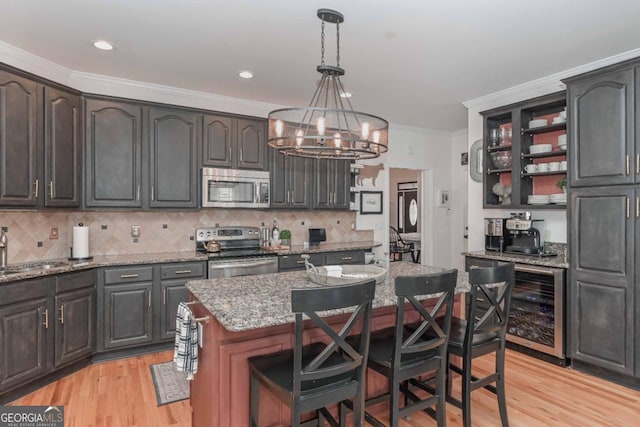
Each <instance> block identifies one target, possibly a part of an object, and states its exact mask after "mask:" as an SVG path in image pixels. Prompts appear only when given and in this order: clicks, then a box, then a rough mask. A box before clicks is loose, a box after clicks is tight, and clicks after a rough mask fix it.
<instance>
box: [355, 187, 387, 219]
mask: <svg viewBox="0 0 640 427" xmlns="http://www.w3.org/2000/svg"><path fill="white" fill-rule="evenodd" d="M360 213H361V214H362V215H375V214H381V213H382V191H361V192H360Z"/></svg>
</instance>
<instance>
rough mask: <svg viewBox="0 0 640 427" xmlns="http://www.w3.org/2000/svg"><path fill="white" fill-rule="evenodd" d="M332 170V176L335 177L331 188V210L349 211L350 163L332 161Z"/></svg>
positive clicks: (346, 161)
mask: <svg viewBox="0 0 640 427" xmlns="http://www.w3.org/2000/svg"><path fill="white" fill-rule="evenodd" d="M333 168H334V172H333V175H334V177H335V180H334V188H333V208H334V209H349V202H350V190H351V161H350V160H334V161H333Z"/></svg>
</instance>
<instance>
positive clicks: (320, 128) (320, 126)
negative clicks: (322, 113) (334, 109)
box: [317, 117, 325, 136]
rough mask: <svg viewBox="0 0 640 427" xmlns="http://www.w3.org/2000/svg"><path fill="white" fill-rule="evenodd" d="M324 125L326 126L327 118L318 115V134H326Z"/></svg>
mask: <svg viewBox="0 0 640 427" xmlns="http://www.w3.org/2000/svg"><path fill="white" fill-rule="evenodd" d="M324 126H325V118H324V117H318V121H317V127H318V135H320V136H322V135H324Z"/></svg>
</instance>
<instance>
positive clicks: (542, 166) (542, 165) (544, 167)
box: [538, 163, 549, 172]
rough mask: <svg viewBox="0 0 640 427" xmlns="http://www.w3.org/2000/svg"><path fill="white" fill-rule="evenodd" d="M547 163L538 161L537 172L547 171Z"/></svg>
mask: <svg viewBox="0 0 640 427" xmlns="http://www.w3.org/2000/svg"><path fill="white" fill-rule="evenodd" d="M548 171H549V163H538V172H548Z"/></svg>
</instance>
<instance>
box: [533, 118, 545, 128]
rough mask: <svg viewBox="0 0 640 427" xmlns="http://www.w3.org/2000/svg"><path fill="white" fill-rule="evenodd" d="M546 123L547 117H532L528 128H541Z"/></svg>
mask: <svg viewBox="0 0 640 427" xmlns="http://www.w3.org/2000/svg"><path fill="white" fill-rule="evenodd" d="M548 124H549V121H548V120H547V119H534V120H531V121H530V122H529V129H534V128H541V127H544V126H547V125H548Z"/></svg>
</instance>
